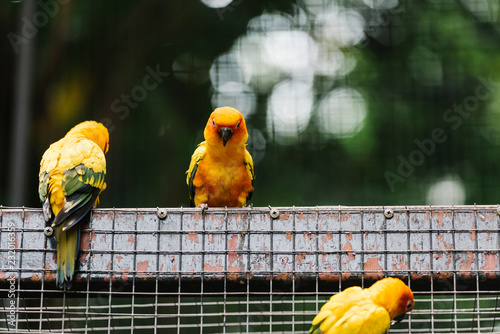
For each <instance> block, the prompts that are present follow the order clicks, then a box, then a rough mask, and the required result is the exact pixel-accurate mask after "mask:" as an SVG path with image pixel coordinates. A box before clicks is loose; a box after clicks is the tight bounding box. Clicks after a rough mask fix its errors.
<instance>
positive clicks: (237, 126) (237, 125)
mask: <svg viewBox="0 0 500 334" xmlns="http://www.w3.org/2000/svg"><path fill="white" fill-rule="evenodd" d="M240 123H241V121H238V124H236V129H237V128H239V127H240Z"/></svg>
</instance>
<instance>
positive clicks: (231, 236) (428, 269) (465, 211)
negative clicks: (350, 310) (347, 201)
mask: <svg viewBox="0 0 500 334" xmlns="http://www.w3.org/2000/svg"><path fill="white" fill-rule="evenodd" d="M0 211H1V229H0V282H1V283H6V279H7V278H8V277H12V275H14V277H16V280H17V279H18V278H20V279H21V282H23V283H24V282H26V283H28V282H30V283H32V284H35V285H36V284H45V287H51V286H52V284H53V282H54V280H55V269H56V262H55V242H54V240H53V239H52V238H49V239H47V238H46V237H45V236H44V234H43V229H44V227H45V222H44V220H43V216H42V212H41V210H40V209H32V208H10V207H1V208H0ZM273 217H275V218H273ZM499 221H500V220H499V214H498V207H497V206H491V205H490V206H439V207H437V206H432V207H431V206H411V207H401V206H397V207H390V208H388V207H344V206H335V207H280V208H273V209H272V210H271V209H269V208H260V207H259V208H243V209H219V208H213V209H212V208H211V209H208V210H207V211H206V212H205V213H204V214H203V213H202V212H201V211H200V210H199V209H192V208H166V209H161V210H160V209H98V210H94V212H93V216H92V220H91V224H90V227H84V228H83V233H82V238H81V245H80V249H81V251H80V256H79V265H78V267H77V275H76V279H75V281H76V282H75V283H77V284H78V282H80V283H82V284H84V285H82V286H86V285H87V281H88V280H89V279H91V280H92V282H93V283H96V282H101V283H103V284H106V285H107V286H109V284H111V282H114V281H125V282H130V283H131V284H132V285H133V286H134V287H135V284H140V283H141V282H150V283H151V286H152V288H153V289H155V286H156V284H157V281H158V282H168V281H177V280H178V279H190V280H193V279H202V280H204V281H208V280H222V279H227V280H228V282H230V281H241V280H243V281H245V280H247V279H252V280H258V279H263V280H270V279H271V280H276V281H279V280H290V281H291V280H292V279H318V280H319V281H339V280H340V281H344V280H347V279H358V280H364V279H369V280H373V279H378V278H381V277H383V276H399V277H409V278H411V280H412V284H415V283H416V282H418V281H421V282H428V281H429V280H431V279H435V280H437V281H439V280H447V279H451V278H452V277H455V275H456V277H458V278H460V279H464V280H465V281H466V280H471V282H472V281H474V282H472V283H471V284H474V285H475V284H476V283H475V280H476V278H477V279H478V280H480V281H483V280H485V279H498V278H499V277H500V263H499V258H500V257H499V249H500V246H499V245H500V238H499V224H500V222H499ZM9 256H10V257H9ZM134 280H135V283H134ZM153 283H154V284H153Z"/></svg>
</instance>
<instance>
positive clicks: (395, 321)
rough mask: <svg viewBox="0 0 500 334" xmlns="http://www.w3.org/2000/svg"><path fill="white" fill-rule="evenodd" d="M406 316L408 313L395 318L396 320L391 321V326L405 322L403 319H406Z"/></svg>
mask: <svg viewBox="0 0 500 334" xmlns="http://www.w3.org/2000/svg"><path fill="white" fill-rule="evenodd" d="M405 314H406V313H402V314H400V315H398V316H396V317H394V319H392V321H391V325H395V324H398V323H400V322H401V321H403V319H404V318H405Z"/></svg>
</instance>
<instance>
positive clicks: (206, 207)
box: [197, 203, 208, 213]
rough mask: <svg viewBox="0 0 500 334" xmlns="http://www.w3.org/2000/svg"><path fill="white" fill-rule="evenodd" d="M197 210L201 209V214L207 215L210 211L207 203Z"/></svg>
mask: <svg viewBox="0 0 500 334" xmlns="http://www.w3.org/2000/svg"><path fill="white" fill-rule="evenodd" d="M197 208H199V209H201V213H205V211H207V209H208V204H207V203H201V204H200V205H198V206H197Z"/></svg>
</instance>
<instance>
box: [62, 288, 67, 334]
mask: <svg viewBox="0 0 500 334" xmlns="http://www.w3.org/2000/svg"><path fill="white" fill-rule="evenodd" d="M66 291H67V287H66V284H64V291H63V306H62V319H61V321H62V322H61V331H62V332H63V333H64V322H65V320H66Z"/></svg>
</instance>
